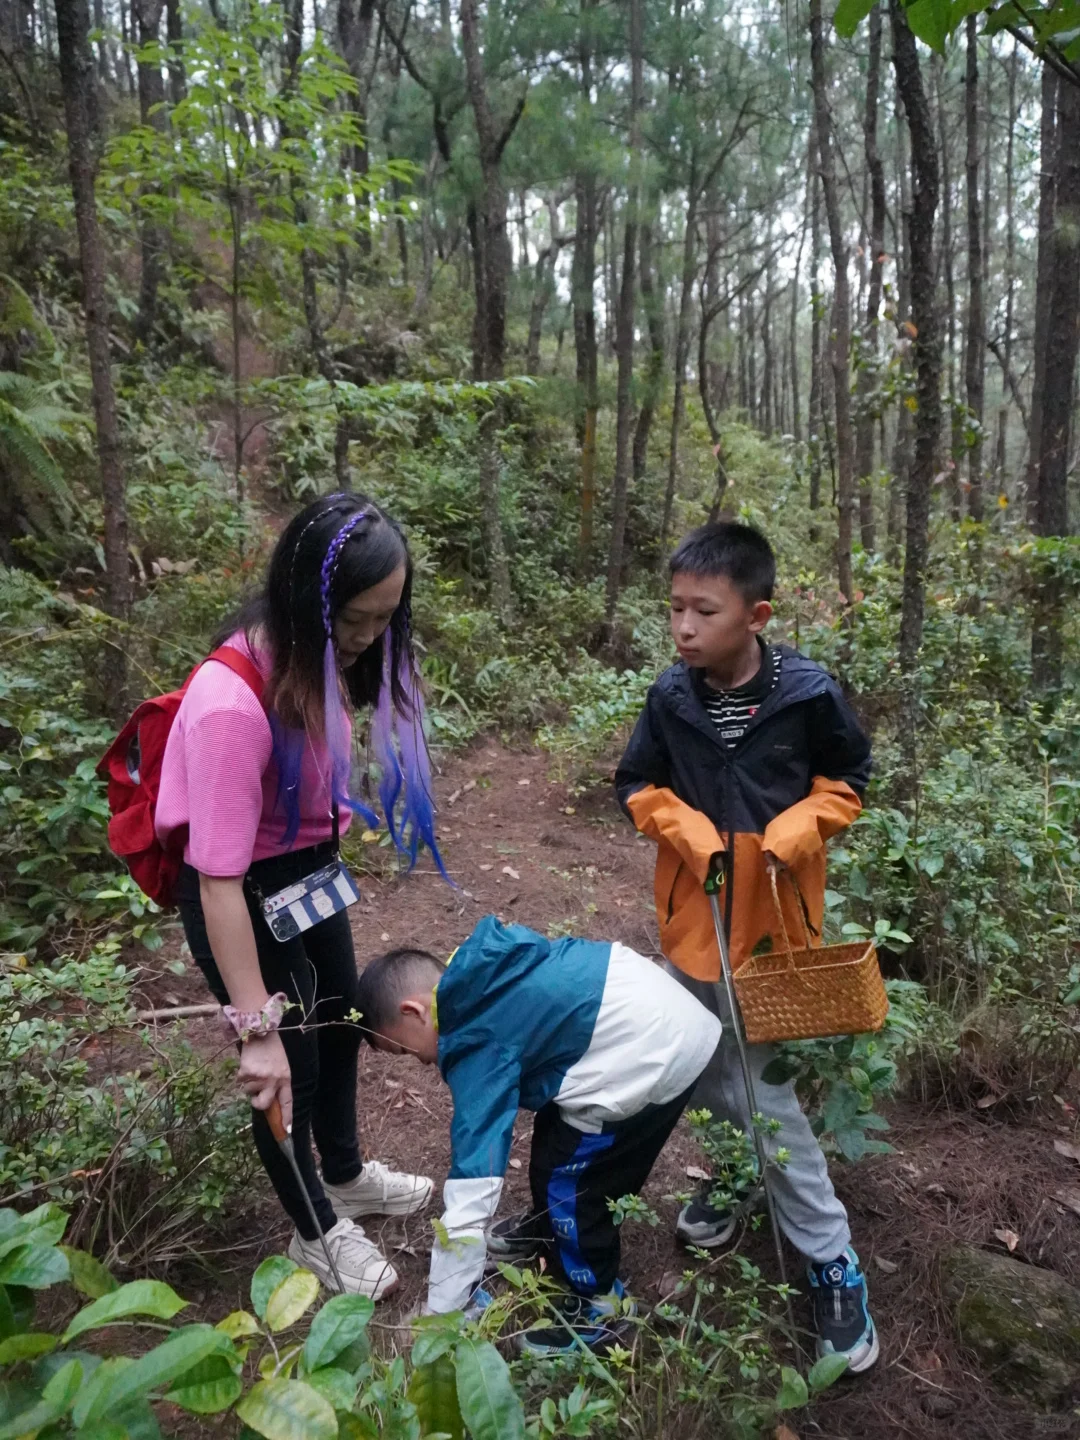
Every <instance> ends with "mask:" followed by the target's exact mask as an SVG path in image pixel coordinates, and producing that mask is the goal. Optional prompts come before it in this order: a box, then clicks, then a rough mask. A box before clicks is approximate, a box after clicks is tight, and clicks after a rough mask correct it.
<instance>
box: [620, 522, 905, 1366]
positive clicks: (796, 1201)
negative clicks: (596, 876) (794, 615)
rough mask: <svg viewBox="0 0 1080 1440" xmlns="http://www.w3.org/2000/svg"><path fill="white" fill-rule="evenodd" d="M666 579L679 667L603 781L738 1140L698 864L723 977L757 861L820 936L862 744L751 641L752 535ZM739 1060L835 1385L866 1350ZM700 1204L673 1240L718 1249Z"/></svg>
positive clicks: (860, 1325) (825, 1217)
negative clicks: (639, 852) (724, 879)
mask: <svg viewBox="0 0 1080 1440" xmlns="http://www.w3.org/2000/svg"><path fill="white" fill-rule="evenodd" d="M670 569H671V592H672V593H671V629H672V637H673V639H674V640H675V644H676V646H677V648H678V650H679V653H680V656H681V659H680V660H679V662H678V663H677V664H675V665H673V666H672V667H671V668H670V669H669V670H666V671H665V672H664V674H663V675H661V676H660V678H659V680H657V682H656V683H655V684H654V685H653V686H652V688H651V689H650V691H649V695H648V699H647V701H646V705H645V709H644V711H643V712H642V714H641V716H640V717H639V719H638V722H637V726H636V727H635V730H634V733H633V735H632V737H631V739H630V743H629V744H628V746H627V747H626V752H625V754H624V755H623V758H622V761H621V762H620V764H619V768H618V771H617V773H616V780H615V783H616V788H617V790H618V794H619V800H620V803H621V804H622V806H623V808H624V809H625V810H626V811H627V813H628V814H629V815H630V817H631V818H632V820H633V821H634V824H635V825H636V826H637V828H638V829H639V830H640V831H641V832H642V833H643V834H644V835H648V836H649V837H650V838H651V839H653V840H655V841H656V842H657V858H656V878H655V901H656V913H657V920H658V923H659V927H660V941H661V947H662V949H663V952H664V955H665V957H666V958H667V960H668V962H669V964H670V965H671V967H672V969H673V971H674V973H675V974H676V976H677V977H678V978H680V979H681V980H682V983H683V984H684V985H686V986H687V988H688V989H690V990H691V991H692V992H693V993H694V994H695V995H696V996H697V997H698V999H699V1000H701V1001H702V1003H703V1004H705V1005H707V1006H709V1007H710V1008H711V1009H712V1010H713V1011H714V1012H715V1013H716V1014H718V1015H719V1016H720V1019H721V1021H722V1022H723V1024H724V1034H723V1036H722V1038H721V1040H720V1044H719V1046H718V1047H717V1051H716V1054H715V1055H714V1057H713V1059H712V1061H711V1062H710V1064H709V1066H708V1067H707V1068H706V1070H705V1072H704V1074H703V1075H702V1077H701V1079H700V1081H699V1082H698V1086H697V1090H696V1092H695V1096H694V1103H695V1104H697V1105H698V1106H700V1107H702V1108H707V1109H709V1110H711V1111H712V1113H713V1116H714V1118H715V1119H717V1120H724V1119H728V1120H731V1121H732V1122H733V1123H735V1124H736V1125H739V1126H740V1127H741V1128H743V1129H748V1127H749V1124H750V1116H749V1113H748V1107H747V1104H746V1097H745V1092H744V1090H743V1085H742V1080H741V1077H740V1072H739V1060H738V1053H737V1050H736V1047H735V1045H734V1041H733V1036H732V1034H731V1030H730V1027H729V1025H728V1020H729V1018H730V1017H729V1016H728V1015H727V1014H726V1013H725V1010H726V1006H725V1001H724V998H723V991H722V988H721V987H719V986H718V985H717V983H716V982H717V981H719V979H720V955H719V950H718V947H717V944H716V937H715V935H714V933H713V925H712V915H711V910H710V907H709V902H708V898H707V896H706V894H705V891H704V882H705V880H706V878H707V877H708V874H709V868H710V865H711V862H712V859H713V856H714V855H716V854H718V853H724V854H726V857H727V858H726V873H727V876H728V885H729V887H730V888H729V890H728V892H727V893H728V898H727V899H726V900H725V910H726V920H727V928H728V935H729V942H730V950H731V963H732V966H733V968H734V969H735V970H738V968H739V966H740V965H741V964H742V963H743V961H745V960H746V959H747V958H748V956H750V955H751V954H752V953H753V952H754V951H755V950H758V951H760V950H761V949H762V948H769V949H772V948H780V946H781V945H782V943H783V942H782V938H781V927H780V923H779V919H778V917H777V915H776V911H775V905H774V902H773V898H772V890H771V887H770V883H769V876H768V867H769V865H770V864H775V865H776V866H777V868H778V870H779V871H780V884H779V893H780V896H781V904H782V907H783V911H784V921H785V925H786V927H787V931H788V933H789V934H794V935H799V934H802V919H801V916H800V913H799V901H798V899H797V894H796V885H797V889H798V890H799V891H801V893H802V897H803V900H804V901H805V903H806V907H807V910H808V912H809V919H810V923H811V925H812V926H813V927H814V929H815V930H816V931H818V932H820V929H821V920H822V912H823V909H824V894H825V842H826V841H827V840H828V839H829V837H830V836H832V835H835V834H836V833H837V832H838V831H840V830H842V829H843V828H844V827H845V826H847V825H850V823H851V822H852V820H854V819H855V817H856V816H857V815H858V813H859V811H860V809H861V806H862V793H863V791H864V789H865V788H866V784H867V781H868V780H869V777H870V745H869V742H868V741H867V739H866V736H865V735H864V734H863V732H862V730H861V729H860V727H859V724H858V722H857V720H856V719H855V716H854V715H853V714H852V711H851V709H850V707H849V706H848V704H847V701H846V700H845V699H844V696H843V694H842V693H841V691H840V688H839V686H838V685H837V684H836V682H835V681H834V680H833V679H832V677H831V676H829V675H828V674H827V673H826V672H825V671H824V670H823V669H822V668H821V667H820V666H819V665H816V664H815V663H814V662H813V661H812V660H808V659H807V658H806V657H805V656H803V655H800V654H799V652H798V651H797V650H793V649H791V648H790V647H788V646H783V645H776V646H773V645H767V644H766V643H765V641H764V640H763V638H762V633H761V632H762V631H763V629H764V628H765V625H766V624H767V622H768V619H769V617H770V615H771V614H772V606H771V604H770V603H769V602H770V599H771V596H772V590H773V585H774V583H775V575H776V562H775V559H774V557H773V553H772V549H771V547H770V546H769V543H768V541H767V540H766V539H765V537H764V536H763V535H760V534H759V533H758V532H757V531H756V530H753V529H751V528H750V527H749V526H746V525H738V524H733V523H726V522H721V523H717V524H712V525H706V526H703V527H702V528H701V529H700V530H696V531H694V532H693V533H692V534H690V535H689V536H687V538H686V539H685V540H684V541H683V542H682V544H681V545H680V546H679V548H678V549H677V550H676V552H675V554H674V555H673V556H672V559H671V562H670ZM785 871H787V872H789V874H788V875H786V876H785V874H784V872H785ZM791 880H794V881H795V882H796V884H792V883H790V882H791ZM749 1052H750V1057H751V1065H752V1069H753V1075H754V1082H755V1087H756V1091H757V1099H758V1104H759V1105H760V1107H761V1109H762V1112H763V1113H764V1114H765V1115H766V1116H768V1117H770V1118H772V1119H775V1120H778V1121H779V1122H780V1126H781V1128H780V1131H779V1132H778V1134H777V1135H776V1136H775V1137H774V1139H773V1140H772V1141H771V1142H770V1143H771V1144H772V1145H774V1146H776V1147H784V1148H785V1149H786V1150H788V1152H789V1154H790V1159H789V1160H788V1162H787V1164H786V1166H785V1167H784V1168H783V1169H782V1170H778V1171H777V1172H776V1175H775V1183H774V1185H773V1194H774V1198H775V1202H776V1209H777V1215H778V1219H779V1221H780V1225H781V1228H782V1229H783V1231H784V1233H785V1234H786V1236H787V1238H788V1239H789V1240H790V1241H791V1243H792V1244H793V1245H795V1246H796V1248H797V1249H799V1250H800V1251H801V1252H802V1254H804V1255H805V1256H806V1258H807V1260H808V1262H809V1264H808V1272H807V1273H808V1279H809V1283H810V1287H811V1294H812V1298H813V1302H814V1304H813V1308H814V1319H815V1325H816V1328H817V1332H818V1350H819V1353H821V1354H831V1353H842V1354H844V1355H846V1356H847V1358H848V1365H849V1369H850V1370H852V1371H853V1372H859V1371H861V1370H865V1369H868V1368H869V1367H870V1366H871V1365H872V1364H873V1363H874V1361H875V1360H876V1359H877V1355H878V1340H877V1334H876V1331H875V1328H874V1324H873V1321H872V1320H871V1318H870V1314H869V1311H868V1309H867V1304H866V1281H865V1278H864V1276H863V1273H862V1269H861V1266H860V1265H859V1261H858V1257H857V1256H856V1254H855V1252H854V1250H852V1248H851V1232H850V1229H849V1227H848V1219H847V1212H846V1211H845V1209H844V1207H843V1205H842V1204H841V1203H840V1201H839V1200H838V1199H837V1197H836V1194H835V1192H834V1190H833V1187H832V1183H831V1181H830V1180H829V1174H828V1169H827V1166H826V1163H825V1157H824V1155H823V1154H822V1152H821V1147H820V1145H819V1144H818V1142H817V1140H816V1139H815V1137H814V1134H813V1132H812V1131H811V1129H810V1126H809V1124H808V1122H807V1120H806V1117H805V1116H804V1115H803V1113H802V1110H801V1109H800V1107H799V1103H798V1100H797V1098H796V1096H795V1092H794V1089H793V1087H792V1085H791V1083H790V1082H788V1083H787V1084H784V1085H768V1084H766V1083H765V1082H764V1080H763V1079H762V1072H763V1071H764V1069H765V1067H766V1066H767V1065H768V1063H769V1061H770V1060H771V1059H772V1054H773V1052H772V1050H771V1047H769V1046H767V1045H753V1046H750V1047H749ZM709 1192H710V1186H709V1185H708V1184H706V1185H705V1186H704V1187H703V1190H702V1192H701V1193H700V1194H699V1195H698V1196H697V1197H696V1198H695V1199H694V1200H693V1201H692V1202H691V1203H690V1204H689V1205H687V1206H686V1207H685V1208H684V1209H683V1211H682V1213H681V1214H680V1216H679V1222H678V1231H679V1234H680V1236H681V1237H682V1238H683V1239H684V1240H686V1241H687V1242H688V1243H691V1244H694V1245H699V1246H706V1247H709V1246H718V1245H722V1244H724V1243H725V1242H726V1241H727V1240H728V1239H730V1237H731V1235H732V1234H733V1233H734V1230H735V1226H736V1216H735V1215H734V1214H733V1213H725V1212H720V1211H717V1210H715V1209H713V1208H712V1207H711V1206H710V1205H709Z"/></svg>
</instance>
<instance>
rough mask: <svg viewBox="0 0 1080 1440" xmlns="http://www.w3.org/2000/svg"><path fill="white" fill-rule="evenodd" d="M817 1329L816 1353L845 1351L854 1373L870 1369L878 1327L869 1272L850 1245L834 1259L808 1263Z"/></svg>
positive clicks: (808, 1276) (874, 1355)
mask: <svg viewBox="0 0 1080 1440" xmlns="http://www.w3.org/2000/svg"><path fill="white" fill-rule="evenodd" d="M806 1274H807V1278H808V1279H809V1281H810V1302H811V1305H812V1306H813V1312H814V1329H815V1330H816V1331H817V1353H818V1358H819V1359H820V1358H821V1357H822V1356H824V1355H845V1356H846V1357H847V1362H848V1370H849V1371H850V1372H851V1374H852V1375H861V1374H862V1372H863V1371H864V1370H869V1369H870V1366H871V1365H873V1363H874V1361H875V1360H876V1359H877V1358H878V1351H879V1349H880V1346H879V1345H878V1337H877V1330H876V1329H875V1327H874V1322H873V1320H872V1319H871V1318H870V1311H869V1309H868V1308H867V1304H866V1276H865V1275H864V1274H863V1271H862V1266H861V1265H860V1264H859V1257H858V1256H857V1255H856V1254H855V1251H854V1250H852V1249H851V1248H850V1246H849V1247H848V1249H847V1250H845V1251H844V1252H843V1254H842V1255H839V1256H837V1258H836V1259H835V1260H826V1261H824V1262H823V1263H820V1264H818V1263H816V1262H814V1263H811V1264H810V1265H808V1266H807V1267H806Z"/></svg>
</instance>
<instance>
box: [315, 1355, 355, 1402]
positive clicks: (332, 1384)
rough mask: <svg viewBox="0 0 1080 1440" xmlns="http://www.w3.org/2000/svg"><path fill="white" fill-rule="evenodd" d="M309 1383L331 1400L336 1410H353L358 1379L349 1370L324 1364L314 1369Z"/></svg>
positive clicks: (324, 1397)
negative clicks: (320, 1367)
mask: <svg viewBox="0 0 1080 1440" xmlns="http://www.w3.org/2000/svg"><path fill="white" fill-rule="evenodd" d="M306 1378H307V1383H308V1384H309V1385H310V1386H311V1388H312V1389H313V1390H317V1391H318V1392H319V1394H320V1395H321V1396H322V1397H323V1399H324V1400H329V1402H330V1404H331V1405H332V1406H333V1408H334V1409H335V1410H351V1409H352V1407H353V1402H354V1401H355V1399H356V1381H355V1380H354V1379H353V1377H352V1376H351V1375H350V1374H349V1372H348V1371H347V1370H338V1369H337V1368H336V1366H334V1365H324V1366H323V1368H322V1369H321V1370H313V1371H312V1373H311V1374H310V1375H308V1376H307V1377H306Z"/></svg>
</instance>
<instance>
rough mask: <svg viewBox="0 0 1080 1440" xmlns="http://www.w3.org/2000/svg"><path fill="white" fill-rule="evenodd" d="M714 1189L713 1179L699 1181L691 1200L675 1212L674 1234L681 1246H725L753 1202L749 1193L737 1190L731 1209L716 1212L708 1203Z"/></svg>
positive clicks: (705, 1247)
mask: <svg viewBox="0 0 1080 1440" xmlns="http://www.w3.org/2000/svg"><path fill="white" fill-rule="evenodd" d="M715 1189H716V1182H715V1181H714V1180H703V1181H702V1182H701V1184H700V1185H699V1186H698V1191H697V1194H696V1195H695V1196H694V1198H693V1199H692V1200H691V1201H690V1202H689V1203H688V1204H686V1205H684V1206H683V1207H682V1209H681V1210H680V1211H679V1218H678V1220H676V1222H675V1234H676V1235H677V1236H678V1238H679V1239H680V1240H681V1241H682V1242H683V1244H684V1245H693V1246H695V1247H696V1248H697V1249H699V1250H715V1249H716V1248H717V1247H719V1246H720V1245H726V1244H727V1243H728V1241H729V1240H730V1239H731V1237H732V1236H733V1235H734V1234H735V1230H736V1228H737V1226H738V1224H739V1221H740V1220H742V1219H744V1218H745V1216H746V1215H747V1213H748V1210H749V1209H750V1206H751V1203H752V1201H753V1199H754V1194H753V1192H752V1191H750V1190H739V1191H738V1192H737V1193H736V1198H735V1203H734V1205H733V1206H731V1207H729V1208H727V1209H724V1210H718V1209H716V1208H715V1206H713V1205H711V1204H710V1203H709V1202H710V1199H711V1197H712V1193H713V1191H714V1190H715Z"/></svg>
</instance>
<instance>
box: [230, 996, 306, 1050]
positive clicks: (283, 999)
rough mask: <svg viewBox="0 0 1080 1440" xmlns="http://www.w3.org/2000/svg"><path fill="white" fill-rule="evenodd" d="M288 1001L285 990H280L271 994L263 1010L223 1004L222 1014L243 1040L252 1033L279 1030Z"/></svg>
mask: <svg viewBox="0 0 1080 1440" xmlns="http://www.w3.org/2000/svg"><path fill="white" fill-rule="evenodd" d="M288 1003H289V997H288V996H287V995H286V994H285V991H284V990H279V991H278V992H277V994H276V995H271V996H270V999H269V1000H267V1002H266V1004H265V1005H264V1006H263V1007H262V1009H261V1010H237V1008H236V1006H235V1005H223V1006H222V1007H221V1015H222V1019H223V1020H226V1021H227V1022H228V1023H229V1025H231V1026H232V1028H233V1030H234V1031H235V1032H236V1034H237V1035H239V1037H240V1039H241V1040H247V1039H248V1038H249V1037H250V1036H252V1035H256V1036H262V1035H269V1034H270V1032H271V1031H272V1030H277V1029H278V1028H279V1026H280V1025H281V1017H282V1016H283V1015H284V1014H285V1008H286V1006H287V1005H288Z"/></svg>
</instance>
